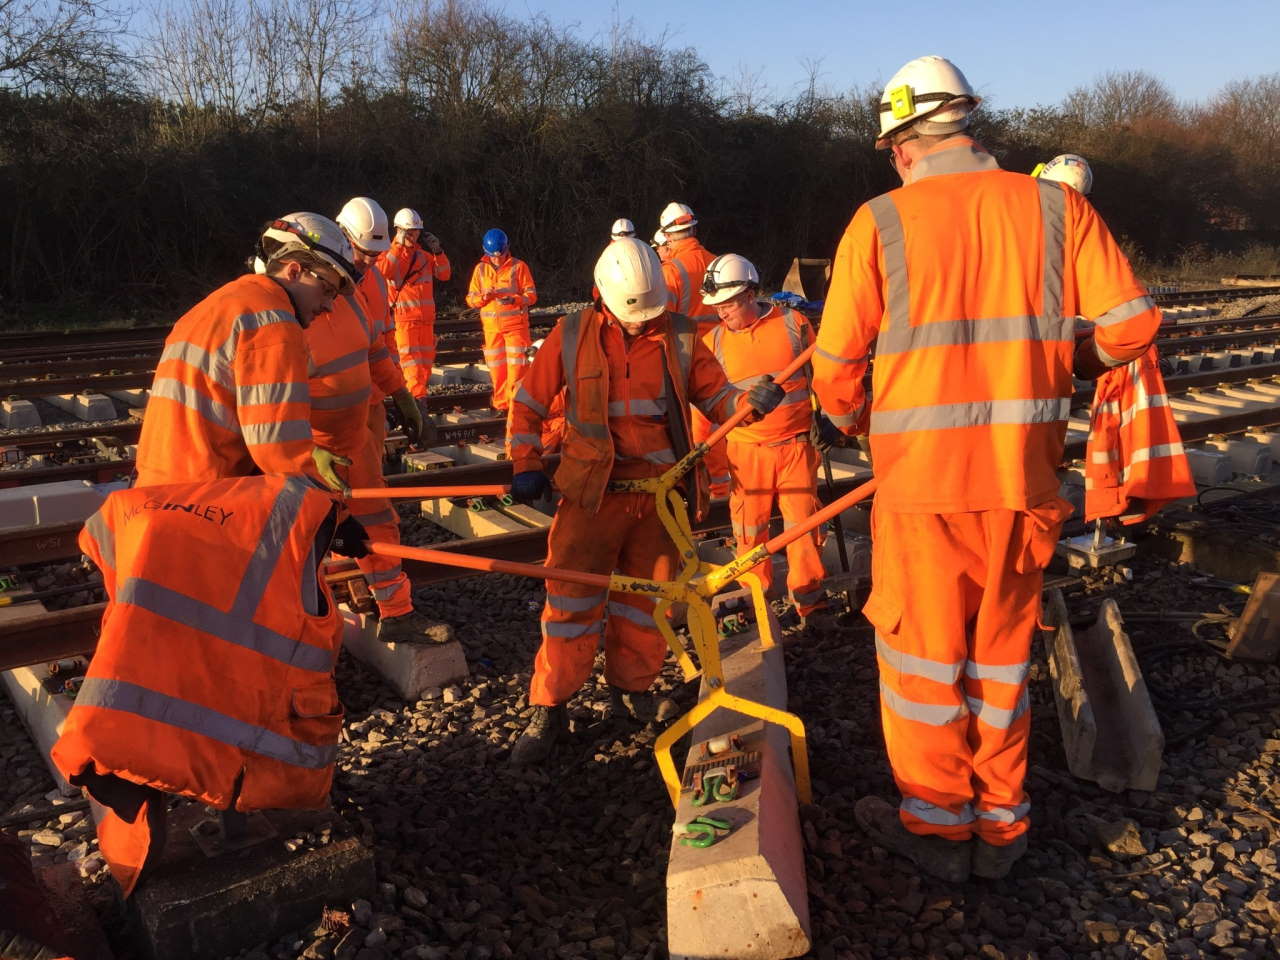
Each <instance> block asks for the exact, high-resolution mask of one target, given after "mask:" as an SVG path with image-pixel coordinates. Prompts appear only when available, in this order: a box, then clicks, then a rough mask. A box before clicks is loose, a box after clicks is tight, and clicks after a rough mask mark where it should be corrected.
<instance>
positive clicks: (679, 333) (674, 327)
mask: <svg viewBox="0 0 1280 960" xmlns="http://www.w3.org/2000/svg"><path fill="white" fill-rule="evenodd" d="M697 335H698V324H697V321H695V320H694V319H693V318H692V317H686V316H685V315H684V314H683V313H676V314H672V316H671V336H672V343H673V344H674V345H675V348H676V366H678V367H679V368H680V380H681V382H682V383H688V382H689V373H690V371H692V370H693V345H694V340H695V339H696V337H697Z"/></svg>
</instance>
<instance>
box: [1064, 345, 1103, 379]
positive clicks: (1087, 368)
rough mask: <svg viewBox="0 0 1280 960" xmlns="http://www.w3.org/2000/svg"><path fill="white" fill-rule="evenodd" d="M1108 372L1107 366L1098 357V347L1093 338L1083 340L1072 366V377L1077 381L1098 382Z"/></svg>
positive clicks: (1077, 348)
mask: <svg viewBox="0 0 1280 960" xmlns="http://www.w3.org/2000/svg"><path fill="white" fill-rule="evenodd" d="M1106 372H1107V365H1106V364H1105V363H1103V362H1102V358H1101V357H1099V356H1098V347H1097V345H1096V344H1095V343H1094V342H1093V337H1086V338H1085V339H1084V340H1081V341H1080V343H1079V345H1078V346H1077V347H1076V353H1075V357H1074V358H1073V361H1072V364H1071V375H1072V376H1073V377H1075V378H1076V379H1077V380H1097V379H1098V378H1099V377H1100V376H1102V375H1103V374H1104V373H1106Z"/></svg>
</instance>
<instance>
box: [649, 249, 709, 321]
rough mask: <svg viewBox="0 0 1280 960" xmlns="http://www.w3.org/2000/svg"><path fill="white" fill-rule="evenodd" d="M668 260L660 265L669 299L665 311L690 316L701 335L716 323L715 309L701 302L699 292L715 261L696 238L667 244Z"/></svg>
mask: <svg viewBox="0 0 1280 960" xmlns="http://www.w3.org/2000/svg"><path fill="white" fill-rule="evenodd" d="M666 246H667V249H668V252H669V253H670V257H669V258H668V259H667V260H665V261H664V262H663V264H662V275H663V278H664V279H665V280H666V281H667V290H668V291H669V292H670V294H671V296H670V297H669V299H668V300H667V307H668V309H670V310H672V311H674V312H675V313H682V314H684V315H685V316H686V317H693V318H694V319H695V320H696V321H697V322H698V333H699V334H700V335H701V334H703V333H705V332H706V331H707V329H709V328H710V327H712V326H714V325H715V324H716V323H718V322H719V318H718V317H717V316H716V310H715V307H709V306H707V305H706V304H705V303H703V302H702V296H701V294H700V289H701V287H702V276H703V274H705V273H706V272H707V265H708V264H709V263H711V261H712V260H714V259H715V258H716V256H715V254H714V253H712V252H711V251H709V250H708V249H707V248H706V247H704V246H703V245H702V243H701V241H699V240H698V238H697V237H679V238H677V239H675V240H669V241H667V244H666Z"/></svg>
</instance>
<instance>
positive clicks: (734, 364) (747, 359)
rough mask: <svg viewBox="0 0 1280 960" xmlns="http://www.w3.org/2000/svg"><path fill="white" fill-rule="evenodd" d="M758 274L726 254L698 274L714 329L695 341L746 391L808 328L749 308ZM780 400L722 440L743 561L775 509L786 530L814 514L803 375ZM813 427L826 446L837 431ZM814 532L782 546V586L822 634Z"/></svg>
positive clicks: (764, 580) (761, 303)
mask: <svg viewBox="0 0 1280 960" xmlns="http://www.w3.org/2000/svg"><path fill="white" fill-rule="evenodd" d="M759 293H760V275H759V273H757V272H756V268H755V266H754V265H753V264H752V263H751V262H750V261H749V260H747V258H746V257H741V256H738V254H736V253H726V254H723V255H721V256H719V257H716V258H715V259H714V260H712V261H711V264H710V266H708V267H707V272H706V275H705V277H704V278H703V281H702V302H703V303H705V304H707V305H709V306H712V307H714V308H715V311H716V313H717V314H718V315H719V317H720V323H719V324H718V325H717V326H715V327H712V328H711V330H710V331H709V332H707V333H705V334H703V336H702V342H703V343H704V344H706V345H707V347H708V348H710V350H711V352H712V354H714V355H715V358H716V360H717V362H719V364H720V366H721V367H722V368H723V369H724V372H725V376H727V377H728V378H729V382H730V383H732V384H733V385H734V387H736V388H737V389H739V390H749V389H751V388H752V387H753V386H755V385H756V384H757V383H759V382H760V381H761V380H763V379H764V377H765V376H766V375H768V376H774V375H776V374H778V373H779V372H781V371H782V369H783V368H784V367H786V366H787V365H788V364H789V363H791V361H792V360H794V359H795V358H796V357H797V356H799V355H800V354H801V353H802V352H803V351H804V350H805V348H807V347H808V346H809V344H811V343H812V342H813V329H812V328H811V327H810V326H809V321H808V320H807V319H806V318H804V317H803V316H801V315H800V314H798V313H796V312H795V311H794V310H792V309H791V308H790V307H780V306H778V305H776V304H773V303H770V302H769V301H765V300H759V299H757V296H758V295H759ZM781 386H782V387H783V389H784V390H786V395H785V396H784V397H783V399H782V402H781V403H780V404H778V409H776V410H774V411H773V413H771V414H769V415H768V416H767V417H763V418H762V419H760V420H757V421H756V422H755V423H752V424H748V425H746V426H742V427H735V428H734V429H733V431H732V432H731V433H730V434H729V437H728V446H727V453H728V458H729V475H730V477H731V484H730V490H729V517H730V519H731V521H732V523H733V535H734V538H735V539H736V540H737V541H738V554H739V556H741V555H742V554H744V553H750V552H751V550H752V549H753V548H754V547H757V546H759V545H760V544H762V543H764V542H765V541H767V540H768V539H769V518H770V517H771V516H772V515H773V504H774V501H775V500H776V501H777V503H778V509H779V510H780V511H781V513H782V522H783V524H784V525H785V526H788V527H791V526H794V525H795V524H797V523H800V522H801V521H803V520H806V519H808V518H809V517H811V516H813V514H814V513H816V512H817V510H818V461H819V452H818V448H817V445H816V443H815V440H817V437H815V436H814V434H815V432H816V430H815V418H814V411H813V402H812V397H813V395H812V393H811V391H810V387H809V371H808V367H807V366H806V367H805V368H803V369H801V370H800V371H799V372H797V373H796V374H794V375H793V376H792V377H791V379H790V380H788V381H786V382H785V383H783V384H781ZM817 427H818V428H819V429H821V430H823V431H824V432H825V435H826V439H827V441H828V442H830V441H832V440H835V439H839V438H840V437H841V434H840V431H839V430H838V429H837V428H836V427H835V426H834V425H832V423H831V422H830V421H829V420H827V418H826V417H819V419H818V421H817ZM752 572H753V573H755V574H756V575H757V576H758V577H759V578H760V583H761V586H762V587H763V588H764V589H765V590H766V591H768V589H769V587H770V586H771V584H772V583H773V563H772V562H771V560H766V561H765V562H763V563H761V564H760V565H759V566H757V567H755V568H754V569H753V571H752ZM825 577H826V571H825V570H824V569H823V566H822V551H821V541H820V540H819V534H818V531H816V530H815V531H813V532H812V533H810V534H808V535H806V536H803V537H801V538H800V539H798V540H795V541H793V542H792V543H791V544H789V545H788V546H787V586H788V587H789V588H790V590H791V598H792V600H793V601H794V603H795V607H796V612H797V613H798V614H799V615H800V616H801V617H802V618H803V619H804V622H805V625H806V626H808V627H812V628H816V629H825V628H828V627H830V626H831V625H832V616H831V611H829V610H828V609H827V598H826V591H824V590H823V588H822V581H823V579H824V578H825Z"/></svg>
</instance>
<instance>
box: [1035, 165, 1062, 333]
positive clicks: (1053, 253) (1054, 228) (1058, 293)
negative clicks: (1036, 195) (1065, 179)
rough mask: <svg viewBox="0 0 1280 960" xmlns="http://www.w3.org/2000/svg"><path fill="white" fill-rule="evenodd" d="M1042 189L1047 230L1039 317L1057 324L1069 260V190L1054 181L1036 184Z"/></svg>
mask: <svg viewBox="0 0 1280 960" xmlns="http://www.w3.org/2000/svg"><path fill="white" fill-rule="evenodd" d="M1036 186H1037V187H1039V188H1040V222H1041V225H1042V228H1043V230H1044V290H1043V294H1042V296H1041V302H1040V316H1042V317H1047V318H1049V319H1050V320H1055V319H1057V318H1059V317H1061V316H1062V273H1063V264H1064V261H1065V258H1066V255H1065V251H1066V234H1067V195H1066V193H1065V192H1064V191H1065V190H1066V187H1064V186H1062V184H1060V183H1056V182H1054V181H1053V180H1037V181H1036Z"/></svg>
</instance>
